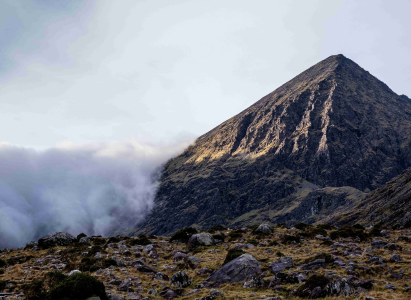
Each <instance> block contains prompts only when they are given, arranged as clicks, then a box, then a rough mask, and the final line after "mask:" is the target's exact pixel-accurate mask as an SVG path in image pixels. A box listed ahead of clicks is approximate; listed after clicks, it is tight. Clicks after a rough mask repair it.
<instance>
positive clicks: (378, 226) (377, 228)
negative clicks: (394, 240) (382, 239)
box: [369, 222, 407, 236]
mask: <svg viewBox="0 0 411 300" xmlns="http://www.w3.org/2000/svg"><path fill="white" fill-rule="evenodd" d="M381 227H382V225H381V222H378V223H376V224H375V225H374V226H373V227H372V229H371V230H370V232H369V234H370V236H381V230H382V228H381ZM404 227H405V226H404ZM405 228H407V227H405Z"/></svg>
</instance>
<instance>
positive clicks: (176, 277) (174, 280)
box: [170, 271, 191, 288]
mask: <svg viewBox="0 0 411 300" xmlns="http://www.w3.org/2000/svg"><path fill="white" fill-rule="evenodd" d="M170 283H171V285H172V286H177V287H180V288H185V287H187V286H189V285H191V279H190V277H188V275H187V274H186V273H184V272H183V271H180V272H177V273H175V274H173V276H171V282H170Z"/></svg>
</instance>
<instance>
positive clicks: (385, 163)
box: [140, 54, 411, 234]
mask: <svg viewBox="0 0 411 300" xmlns="http://www.w3.org/2000/svg"><path fill="white" fill-rule="evenodd" d="M410 166H411V100H410V99H409V98H407V97H406V96H399V95H397V94H395V93H394V92H393V91H392V90H391V89H390V88H389V87H388V86H387V85H386V84H384V83H383V82H381V81H380V80H378V79H377V78H375V77H374V76H372V75H371V74H370V73H369V72H367V71H365V70H364V69H362V68H361V67H360V66H358V65H357V64H356V63H355V62H353V61H352V60H350V59H348V58H346V57H344V56H343V55H341V54H340V55H335V56H330V57H328V58H327V59H325V60H323V61H321V62H319V63H318V64H316V65H314V66H312V67H311V68H309V69H308V70H306V71H304V72H303V73H301V74H300V75H298V76H296V77H295V78H294V79H292V80H290V81H288V82H287V83H285V84H284V85H282V86H281V87H279V88H278V89H276V90H275V91H274V92H272V93H270V94H268V95H267V96H265V97H263V98H262V99H260V100H259V101H257V102H256V103H255V104H253V105H252V106H250V107H249V108H247V109H246V110H244V111H242V112H241V113H239V114H238V115H236V116H234V117H232V118H231V119H229V120H227V121H225V122H224V123H222V124H221V125H219V126H217V127H216V128H214V129H213V130H211V131H209V132H208V133H206V134H204V135H203V136H201V137H199V138H198V139H197V141H196V142H195V144H194V145H192V146H190V147H189V148H188V149H186V150H185V151H184V153H183V154H181V155H180V156H178V157H176V158H174V159H172V160H170V161H169V162H168V163H167V164H166V166H165V168H164V171H163V174H162V177H161V182H160V187H159V190H158V193H157V196H156V200H155V202H156V207H155V208H154V209H153V211H152V213H151V214H150V215H149V217H148V219H147V220H146V222H145V223H144V224H142V225H141V226H140V231H141V232H147V233H156V234H168V233H171V232H173V231H174V230H176V229H178V228H182V227H183V226H191V225H198V226H204V227H208V226H212V225H214V224H228V225H231V224H242V223H249V222H252V221H253V219H255V218H257V217H258V218H260V219H261V218H262V219H263V220H264V219H265V221H271V222H279V221H285V222H288V221H291V220H297V221H298V220H299V219H301V220H307V217H309V216H314V215H316V214H318V213H321V210H324V209H327V207H324V203H325V202H324V201H325V200H324V201H323V200H321V201H320V200H318V201H317V200H316V201H317V202H316V204H315V207H312V206H310V207H308V208H307V209H309V210H311V212H310V213H309V214H308V215H307V213H306V212H302V215H301V216H299V215H295V214H294V217H293V218H291V217H290V214H292V212H293V211H294V210H295V209H296V208H297V207H300V208H301V205H303V203H305V201H308V200H307V196H308V197H309V198H310V199H311V198H312V195H313V194H312V193H313V192H314V191H315V192H316V193H318V192H319V191H318V190H319V189H320V191H321V196H316V197H317V198H318V197H320V198H321V199H323V198H324V197H325V198H327V197H328V198H327V199H330V197H331V198H333V197H334V196H335V195H337V194H338V195H339V197H337V198H336V199H339V200H338V202H337V203H331V202H327V203H328V204H327V205H329V207H335V208H336V207H338V206H341V205H344V203H346V202H347V201H349V202H350V201H351V202H353V201H354V202H355V201H357V200H358V199H361V198H362V197H363V196H364V193H363V192H368V191H370V190H372V189H375V188H377V187H379V186H381V185H382V184H384V183H386V182H387V181H389V180H390V179H391V178H393V177H395V176H397V175H398V174H400V173H401V172H402V171H404V170H405V169H406V168H407V167H410ZM347 186H348V187H350V188H347ZM330 187H334V188H330ZM341 187H346V188H341ZM310 195H311V196H310ZM330 195H331V196H330ZM317 198H316V199H317ZM325 198H324V199H325ZM318 199H319V198H318ZM320 202H321V203H320ZM309 203H311V202H309ZM310 205H311V204H310ZM302 207H304V205H303V206H302ZM303 210H305V209H303ZM303 215H304V217H303Z"/></svg>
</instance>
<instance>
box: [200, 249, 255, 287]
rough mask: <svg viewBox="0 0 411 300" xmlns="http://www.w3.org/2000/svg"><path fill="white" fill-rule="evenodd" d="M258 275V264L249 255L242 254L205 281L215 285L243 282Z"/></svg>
mask: <svg viewBox="0 0 411 300" xmlns="http://www.w3.org/2000/svg"><path fill="white" fill-rule="evenodd" d="M260 273H261V265H260V263H259V262H258V261H257V260H256V259H255V258H254V257H253V256H251V255H250V254H243V255H241V256H239V257H237V258H235V259H233V260H232V261H230V262H229V263H227V264H225V265H224V266H223V267H221V268H220V269H218V270H217V271H215V272H214V273H213V274H211V275H210V276H209V277H208V278H207V279H206V281H207V282H215V283H235V282H243V281H244V280H246V279H247V278H250V277H251V276H257V275H258V274H260Z"/></svg>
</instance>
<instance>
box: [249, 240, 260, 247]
mask: <svg viewBox="0 0 411 300" xmlns="http://www.w3.org/2000/svg"><path fill="white" fill-rule="evenodd" d="M247 244H251V245H254V246H257V245H258V242H257V241H256V240H255V239H251V240H248V241H247Z"/></svg>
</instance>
